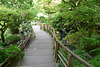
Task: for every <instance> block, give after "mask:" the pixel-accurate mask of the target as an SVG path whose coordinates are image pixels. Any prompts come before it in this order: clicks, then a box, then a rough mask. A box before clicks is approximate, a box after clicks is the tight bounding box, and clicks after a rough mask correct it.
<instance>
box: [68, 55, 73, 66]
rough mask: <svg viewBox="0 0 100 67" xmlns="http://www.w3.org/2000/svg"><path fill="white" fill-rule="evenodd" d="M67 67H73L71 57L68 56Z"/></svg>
mask: <svg viewBox="0 0 100 67" xmlns="http://www.w3.org/2000/svg"><path fill="white" fill-rule="evenodd" d="M68 67H73V56H72V55H71V54H69V58H68Z"/></svg>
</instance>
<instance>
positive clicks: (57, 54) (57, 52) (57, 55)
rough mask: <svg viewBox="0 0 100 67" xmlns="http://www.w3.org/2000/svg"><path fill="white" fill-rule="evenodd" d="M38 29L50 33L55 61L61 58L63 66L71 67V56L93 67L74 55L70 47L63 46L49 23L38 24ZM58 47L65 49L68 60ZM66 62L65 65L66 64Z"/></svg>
mask: <svg viewBox="0 0 100 67" xmlns="http://www.w3.org/2000/svg"><path fill="white" fill-rule="evenodd" d="M40 29H43V30H44V31H48V32H49V33H51V35H52V38H53V49H54V50H55V59H56V62H57V61H58V59H60V60H61V62H62V63H63V65H64V66H65V67H73V63H74V62H73V58H76V59H77V60H79V61H80V62H81V63H82V64H84V65H85V66H87V67H94V66H92V65H91V64H89V63H88V62H86V61H85V60H83V59H82V58H80V57H79V56H78V55H76V54H75V53H73V52H72V51H71V50H70V49H68V48H67V47H66V46H64V45H63V44H62V43H61V42H60V41H59V40H58V39H57V37H56V34H55V30H54V28H53V27H51V26H50V25H47V24H40ZM59 48H63V49H65V50H66V51H67V52H68V53H69V57H68V60H67V59H66V58H65V57H64V55H63V54H62V53H61V52H60V50H59ZM66 64H67V65H66Z"/></svg>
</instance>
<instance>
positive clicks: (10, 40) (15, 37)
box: [6, 34, 20, 44]
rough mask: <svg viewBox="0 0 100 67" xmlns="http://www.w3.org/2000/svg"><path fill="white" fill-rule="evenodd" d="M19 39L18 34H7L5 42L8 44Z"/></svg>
mask: <svg viewBox="0 0 100 67" xmlns="http://www.w3.org/2000/svg"><path fill="white" fill-rule="evenodd" d="M19 40H20V36H18V35H17V34H14V35H11V36H8V37H7V38H6V42H7V43H8V44H13V43H14V44H15V43H16V42H18V41H19Z"/></svg>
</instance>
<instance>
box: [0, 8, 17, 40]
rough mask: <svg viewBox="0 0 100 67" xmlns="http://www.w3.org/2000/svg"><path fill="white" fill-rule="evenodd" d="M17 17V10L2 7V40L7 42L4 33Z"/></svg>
mask: <svg viewBox="0 0 100 67" xmlns="http://www.w3.org/2000/svg"><path fill="white" fill-rule="evenodd" d="M16 18H17V12H16V11H15V10H11V9H9V8H5V7H0V31H1V39H2V42H5V38H4V33H5V31H6V29H7V28H8V27H10V26H11V24H12V23H13V21H14V20H15V19H16Z"/></svg>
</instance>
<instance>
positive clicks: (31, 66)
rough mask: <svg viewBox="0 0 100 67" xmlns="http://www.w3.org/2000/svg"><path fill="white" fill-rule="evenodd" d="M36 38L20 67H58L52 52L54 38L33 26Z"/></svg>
mask: <svg viewBox="0 0 100 67" xmlns="http://www.w3.org/2000/svg"><path fill="white" fill-rule="evenodd" d="M33 29H34V32H35V35H36V38H35V40H34V41H33V43H32V44H30V46H29V48H28V49H27V51H26V53H25V55H24V58H23V60H22V63H20V65H19V66H18V67H56V63H55V61H54V56H53V50H52V44H53V43H52V38H51V36H50V35H49V34H48V33H47V32H45V31H42V30H40V27H39V26H33Z"/></svg>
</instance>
